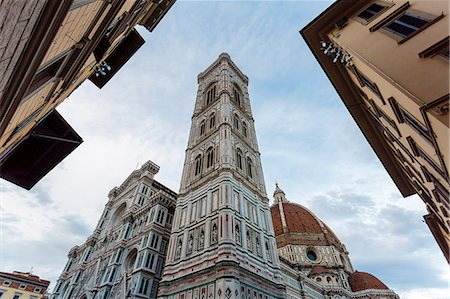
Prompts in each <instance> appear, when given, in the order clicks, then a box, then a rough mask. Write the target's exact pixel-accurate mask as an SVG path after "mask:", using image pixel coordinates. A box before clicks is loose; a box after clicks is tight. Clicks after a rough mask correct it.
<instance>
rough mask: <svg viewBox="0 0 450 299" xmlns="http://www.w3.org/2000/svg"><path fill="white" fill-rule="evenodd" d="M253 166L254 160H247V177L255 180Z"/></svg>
mask: <svg viewBox="0 0 450 299" xmlns="http://www.w3.org/2000/svg"><path fill="white" fill-rule="evenodd" d="M252 168H253V164H252V160H251V159H250V158H247V175H248V176H249V177H250V178H253V173H252V172H253V169H252Z"/></svg>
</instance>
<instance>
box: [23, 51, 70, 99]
mask: <svg viewBox="0 0 450 299" xmlns="http://www.w3.org/2000/svg"><path fill="white" fill-rule="evenodd" d="M66 56H67V53H65V55H62V56H60V57H58V58H56V59H54V60H53V61H52V62H50V63H48V64H47V65H46V66H44V67H42V68H40V70H39V71H38V72H37V73H36V75H34V78H33V81H31V84H30V86H29V87H28V90H27V91H26V92H25V94H24V96H23V97H24V99H25V98H26V97H28V96H29V95H31V94H32V93H34V92H35V91H37V90H39V89H40V88H42V87H44V86H45V85H46V84H47V83H49V82H50V81H51V80H52V79H53V78H55V77H56V75H57V74H58V71H59V69H60V68H61V65H62V63H63V61H64V59H65V58H66Z"/></svg>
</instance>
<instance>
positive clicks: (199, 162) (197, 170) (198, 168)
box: [195, 155, 202, 175]
mask: <svg viewBox="0 0 450 299" xmlns="http://www.w3.org/2000/svg"><path fill="white" fill-rule="evenodd" d="M201 172H202V155H198V156H197V157H196V158H195V175H199V174H200V173H201Z"/></svg>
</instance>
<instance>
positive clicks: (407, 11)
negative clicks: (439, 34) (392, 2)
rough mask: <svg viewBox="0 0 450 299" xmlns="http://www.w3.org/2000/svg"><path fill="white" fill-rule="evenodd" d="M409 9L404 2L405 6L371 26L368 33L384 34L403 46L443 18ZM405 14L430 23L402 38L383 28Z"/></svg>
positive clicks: (442, 15)
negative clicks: (377, 32) (378, 32)
mask: <svg viewBox="0 0 450 299" xmlns="http://www.w3.org/2000/svg"><path fill="white" fill-rule="evenodd" d="M410 7H411V5H410V4H409V2H406V3H405V4H403V5H402V6H400V7H399V8H398V9H397V10H396V11H394V12H393V13H392V14H390V15H389V16H387V17H386V18H384V19H383V20H381V21H380V22H378V23H377V24H375V25H374V26H372V27H371V28H370V29H369V31H370V32H374V31H378V30H380V32H381V33H383V34H386V35H388V36H390V37H391V38H393V39H394V40H396V41H397V43H398V44H403V43H404V42H406V41H407V40H409V39H410V38H412V37H413V36H415V35H416V34H418V33H420V32H422V31H423V30H425V29H426V28H428V27H430V26H431V25H433V24H434V23H436V22H437V21H439V20H440V19H442V18H443V17H444V14H443V13H442V14H441V15H438V16H436V15H432V14H429V13H426V12H422V11H418V10H415V9H411V8H410ZM405 14H410V15H411V16H414V17H419V19H427V20H430V21H429V22H428V23H427V24H425V25H423V26H422V27H418V28H417V29H416V30H414V31H413V32H411V33H409V34H408V35H406V36H402V35H400V34H399V33H395V31H393V30H392V29H391V30H389V29H386V28H385V27H387V26H389V25H391V24H393V23H394V22H395V21H397V20H398V19H400V18H401V17H402V16H404V15H405Z"/></svg>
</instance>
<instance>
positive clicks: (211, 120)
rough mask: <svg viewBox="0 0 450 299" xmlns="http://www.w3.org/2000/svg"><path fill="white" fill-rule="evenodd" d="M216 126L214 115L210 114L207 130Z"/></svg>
mask: <svg viewBox="0 0 450 299" xmlns="http://www.w3.org/2000/svg"><path fill="white" fill-rule="evenodd" d="M215 126H216V114H215V113H213V114H211V116H210V117H209V128H210V129H212V128H214V127H215Z"/></svg>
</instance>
